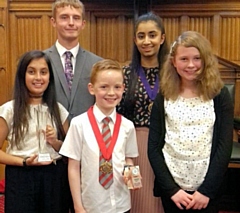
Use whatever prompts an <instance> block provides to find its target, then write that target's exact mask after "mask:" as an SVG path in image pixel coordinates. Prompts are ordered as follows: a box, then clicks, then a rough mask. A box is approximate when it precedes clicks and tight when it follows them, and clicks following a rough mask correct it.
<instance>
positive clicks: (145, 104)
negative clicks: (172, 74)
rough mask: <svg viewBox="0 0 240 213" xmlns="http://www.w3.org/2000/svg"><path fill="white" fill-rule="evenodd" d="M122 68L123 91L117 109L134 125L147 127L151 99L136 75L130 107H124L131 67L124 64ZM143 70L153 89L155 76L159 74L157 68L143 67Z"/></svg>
mask: <svg viewBox="0 0 240 213" xmlns="http://www.w3.org/2000/svg"><path fill="white" fill-rule="evenodd" d="M123 70H124V83H125V90H124V93H123V98H122V100H121V102H120V104H119V105H118V106H117V111H118V112H119V113H120V114H122V115H123V116H125V117H126V118H128V119H130V120H131V121H132V122H133V123H134V125H135V127H149V123H150V112H151V110H150V108H151V104H152V101H151V99H150V98H149V96H148V94H147V91H146V89H145V87H144V85H143V83H142V82H141V80H140V78H139V77H138V81H137V85H136V91H135V94H134V101H133V103H132V105H131V106H130V107H126V105H125V104H124V102H125V97H126V93H127V90H128V88H129V81H130V73H131V69H130V67H129V66H124V67H123ZM143 70H144V73H145V75H146V79H147V81H148V83H149V84H150V86H151V89H153V88H154V85H155V82H156V76H157V75H159V68H158V67H154V68H145V67H143ZM149 105H150V106H149Z"/></svg>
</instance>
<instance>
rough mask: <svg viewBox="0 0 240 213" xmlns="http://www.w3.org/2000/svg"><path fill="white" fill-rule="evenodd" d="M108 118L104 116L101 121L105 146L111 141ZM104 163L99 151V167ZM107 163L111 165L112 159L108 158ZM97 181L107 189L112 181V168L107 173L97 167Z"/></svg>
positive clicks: (104, 160)
mask: <svg viewBox="0 0 240 213" xmlns="http://www.w3.org/2000/svg"><path fill="white" fill-rule="evenodd" d="M110 120H111V119H110V118H109V117H106V118H104V119H103V121H102V122H103V129H102V137H103V141H104V143H105V145H106V148H108V146H109V144H110V143H111V131H110V128H109V122H110ZM104 163H106V159H104V157H103V156H102V153H101V151H100V159H99V168H100V167H101V165H103V164H104ZM107 163H109V165H110V166H111V167H112V159H110V160H109V161H108V162H107ZM99 182H100V184H101V185H102V186H103V187H104V188H105V189H108V188H109V187H110V185H111V184H112V183H113V172H112V170H111V172H109V173H104V172H102V171H101V170H100V169H99Z"/></svg>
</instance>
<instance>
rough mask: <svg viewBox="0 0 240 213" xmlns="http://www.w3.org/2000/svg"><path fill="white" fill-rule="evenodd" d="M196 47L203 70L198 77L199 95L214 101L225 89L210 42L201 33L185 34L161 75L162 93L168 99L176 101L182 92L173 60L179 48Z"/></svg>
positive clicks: (178, 41) (174, 46) (172, 48)
mask: <svg viewBox="0 0 240 213" xmlns="http://www.w3.org/2000/svg"><path fill="white" fill-rule="evenodd" d="M180 45H181V46H184V47H195V48H196V49H198V51H199V53H200V57H201V60H202V68H201V70H200V71H199V72H198V76H197V81H196V83H197V89H198V93H199V95H200V96H201V98H202V99H203V100H205V101H206V100H210V99H213V98H214V97H215V96H216V95H218V94H219V93H220V90H221V88H222V87H223V81H222V80H221V76H220V72H219V70H218V62H217V59H216V57H215V56H214V54H213V51H212V48H211V44H210V42H209V41H208V40H207V39H206V38H205V37H204V36H203V35H201V34H200V33H198V32H195V31H186V32H183V33H182V34H181V35H180V36H179V37H178V38H177V40H176V41H174V42H173V44H172V46H171V48H170V54H169V56H168V58H167V60H166V62H165V63H164V65H163V68H162V71H161V73H160V75H161V80H160V88H161V92H162V94H163V95H164V97H166V98H167V99H173V100H176V99H177V97H178V95H179V92H180V86H181V85H180V83H181V78H180V76H179V75H178V73H177V71H176V68H175V67H174V66H173V62H172V61H173V59H174V57H175V56H176V53H177V49H178V47H179V46H180Z"/></svg>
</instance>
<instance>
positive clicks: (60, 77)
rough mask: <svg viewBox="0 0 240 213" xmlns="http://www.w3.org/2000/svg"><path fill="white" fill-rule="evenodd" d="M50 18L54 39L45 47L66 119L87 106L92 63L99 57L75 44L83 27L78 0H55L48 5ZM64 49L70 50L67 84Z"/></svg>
mask: <svg viewBox="0 0 240 213" xmlns="http://www.w3.org/2000/svg"><path fill="white" fill-rule="evenodd" d="M51 22H52V25H53V27H54V28H55V29H56V31H57V41H56V43H55V44H54V45H53V46H52V47H50V48H49V49H47V50H45V52H46V53H47V55H48V56H49V57H50V59H51V63H52V67H53V71H54V78H55V86H56V91H57V100H58V102H60V103H61V104H62V105H63V106H64V107H65V108H66V109H67V110H68V111H69V120H71V119H72V118H73V117H75V116H76V115H79V114H81V113H83V112H85V111H87V110H88V108H89V107H90V106H91V105H93V104H94V97H93V96H92V95H90V93H89V92H88V86H87V85H88V83H89V78H90V72H91V68H92V66H93V64H95V63H96V62H97V61H99V60H101V59H102V58H101V57H99V56H97V55H95V54H93V53H91V52H89V51H87V50H84V49H83V48H81V47H80V45H79V40H78V39H79V34H80V32H81V31H82V30H83V29H84V27H85V24H86V21H85V9H84V5H83V3H82V2H81V1H79V0H56V1H55V2H54V3H53V5H52V18H51ZM66 51H70V52H71V54H72V57H71V59H70V62H71V67H72V74H71V75H72V80H71V81H72V83H71V89H70V88H69V85H68V81H67V77H66V74H65V66H66V65H65V63H66V62H65V60H66V53H65V52H66Z"/></svg>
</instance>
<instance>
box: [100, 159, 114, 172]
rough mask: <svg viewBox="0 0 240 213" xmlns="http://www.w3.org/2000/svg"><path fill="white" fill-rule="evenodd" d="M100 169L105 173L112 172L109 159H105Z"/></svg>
mask: <svg viewBox="0 0 240 213" xmlns="http://www.w3.org/2000/svg"><path fill="white" fill-rule="evenodd" d="M99 170H100V171H101V172H102V173H104V174H110V173H111V172H112V164H111V163H110V162H108V161H105V162H104V163H102V164H101V165H100V168H99Z"/></svg>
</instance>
